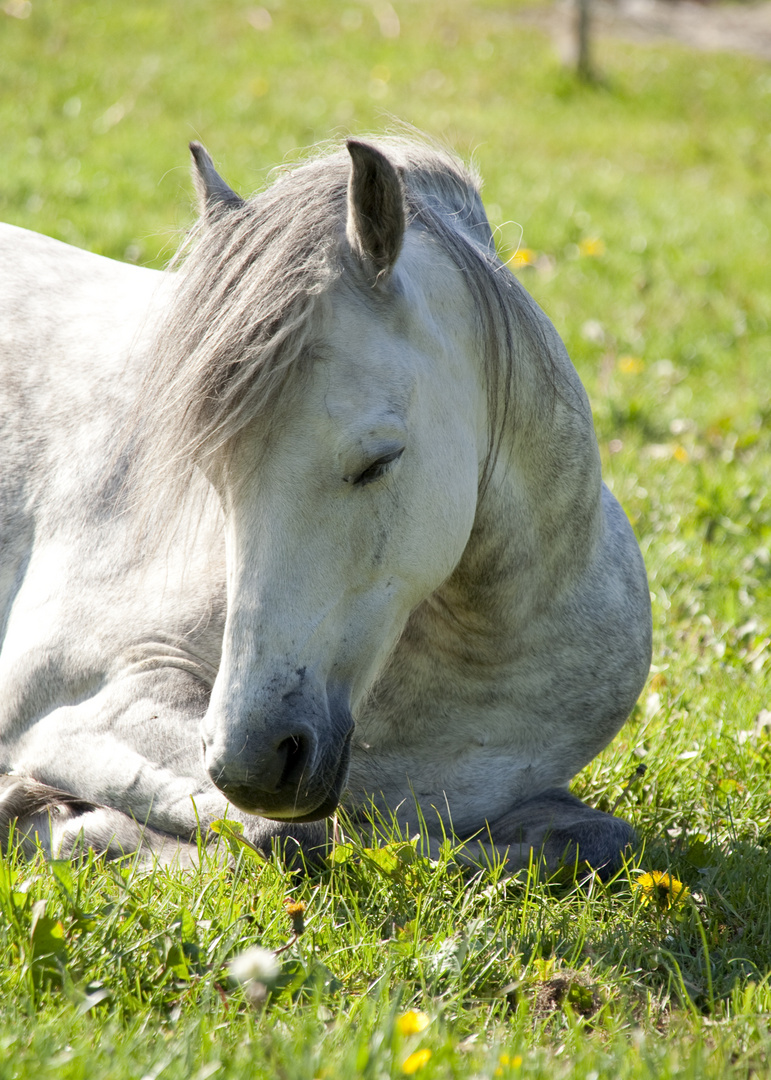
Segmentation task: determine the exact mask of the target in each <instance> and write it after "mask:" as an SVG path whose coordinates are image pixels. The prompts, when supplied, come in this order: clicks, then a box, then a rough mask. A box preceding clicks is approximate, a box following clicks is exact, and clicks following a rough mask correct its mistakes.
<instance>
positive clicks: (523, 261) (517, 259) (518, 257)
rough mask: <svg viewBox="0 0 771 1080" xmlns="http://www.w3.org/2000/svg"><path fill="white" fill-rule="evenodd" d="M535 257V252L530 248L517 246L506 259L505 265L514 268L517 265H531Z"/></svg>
mask: <svg viewBox="0 0 771 1080" xmlns="http://www.w3.org/2000/svg"><path fill="white" fill-rule="evenodd" d="M536 257H537V256H536V253H535V252H534V251H533V249H532V248H518V249H517V250H516V251H515V252H514V254H513V255H511V256H510V257H509V259H508V260H507V265H508V266H513V267H514V268H515V269H516V268H517V267H518V266H532V265H533V263H534V262H535V260H536Z"/></svg>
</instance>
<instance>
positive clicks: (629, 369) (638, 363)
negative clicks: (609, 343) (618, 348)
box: [618, 356, 645, 375]
mask: <svg viewBox="0 0 771 1080" xmlns="http://www.w3.org/2000/svg"><path fill="white" fill-rule="evenodd" d="M618 370H619V371H623V373H624V374H625V375H639V374H640V372H641V371H644V370H645V364H644V363H643V361H642V360H641V359H640V358H639V356H619V358H618Z"/></svg>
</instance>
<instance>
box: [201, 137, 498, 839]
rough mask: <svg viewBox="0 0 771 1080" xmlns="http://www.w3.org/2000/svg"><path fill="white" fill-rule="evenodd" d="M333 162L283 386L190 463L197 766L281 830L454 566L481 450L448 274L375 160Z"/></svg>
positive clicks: (478, 398) (339, 765)
mask: <svg viewBox="0 0 771 1080" xmlns="http://www.w3.org/2000/svg"><path fill="white" fill-rule="evenodd" d="M348 152H349V155H350V162H349V165H348V177H347V184H346V185H345V189H344V191H343V192H342V196H343V197H341V193H340V192H337V193H336V191H335V190H333V191H332V192H331V194H330V196H329V200H328V202H329V206H328V210H327V218H326V220H327V228H328V230H329V231H331V232H332V233H333V239H334V249H333V255H332V256H331V258H332V260H333V262H334V267H335V269H334V273H333V274H331V275H330V276H329V277H328V279H327V285H326V287H325V288H324V290H323V291H321V292H320V294H319V295H318V296H317V297H316V299H315V304H314V311H313V316H312V317H311V318H308V319H306V320H305V323H304V326H303V329H302V333H301V338H302V340H301V341H300V343H299V345H297V346H296V352H297V353H298V355H299V357H300V359H298V361H297V363H296V367H297V368H298V372H297V373H296V377H295V379H294V381H293V383H292V384H291V385H286V386H285V387H284V388H283V390H282V391H281V393H279V394H277V395H274V396H273V398H272V402H271V405H270V408H269V410H267V411H266V410H262V411H261V412H260V414H259V415H258V416H257V417H255V418H253V419H252V420H251V421H250V422H248V423H245V424H244V425H243V426H241V427H240V429H239V430H238V431H237V433H236V434H234V435H233V436H232V437H231V438H229V439H228V440H227V441H226V442H225V443H223V445H222V446H221V447H220V448H219V451H218V453H217V454H216V455H213V456H212V458H211V460H210V461H209V463H208V464H205V465H204V469H205V471H206V473H207V476H208V478H209V480H210V481H211V483H212V485H213V486H214V487H215V489H216V490H217V492H218V495H219V497H220V500H221V502H222V506H223V510H224V520H225V535H226V560H227V620H226V626H225V633H224V643H223V653H222V662H221V666H220V669H219V673H218V676H217V679H216V682H215V684H214V687H213V691H212V694H211V700H210V705H209V709H208V712H207V714H206V717H205V719H204V723H203V742H204V754H205V763H206V767H207V769H208V772H209V775H210V777H211V779H212V780H213V782H214V783H215V784H216V785H217V786H218V787H219V788H220V789H221V790H222V791H223V792H224V793H225V794H226V796H227V797H228V799H229V800H230V801H231V802H233V803H234V804H235V805H236V806H238V807H239V808H241V809H242V810H245V811H248V812H252V813H258V814H262V815H264V816H268V817H271V818H277V819H285V820H295V821H302V820H312V819H316V818H320V817H324V816H326V815H328V814H329V813H331V812H332V811H333V810H334V808H335V806H336V805H337V803H338V801H339V799H340V796H341V793H342V791H343V788H344V786H345V783H346V777H347V769H348V762H349V755H350V747H351V736H352V731H353V720H352V716H353V715H355V713H356V710H357V707H358V705H359V703H360V702H361V701H362V699H363V698H364V697H365V695H366V694H367V692H368V691H369V690H370V688H371V687H372V685H373V682H374V680H375V679H376V677H377V675H378V673H379V672H380V671H381V670H382V669H383V667H384V665H385V663H386V661H387V659H388V657H389V655H390V654H391V652H392V650H393V648H394V645H395V644H396V642H397V640H398V639H399V637H400V635H401V633H402V631H403V629H404V627H405V624H406V622H407V619H408V617H409V615H410V613H411V612H412V611H413V609H414V608H415V607H416V606H417V605H418V604H420V602H421V601H423V600H424V599H425V598H426V597H427V596H429V595H430V594H431V593H432V592H433V591H434V590H436V589H437V588H438V586H439V585H440V584H441V583H442V582H443V581H444V580H445V579H446V578H447V577H448V576H449V575H450V574H451V572H452V571H453V569H454V568H455V567H456V565H457V564H458V561H459V560H460V558H461V555H462V553H463V551H464V548H465V546H466V544H467V541H468V537H469V535H470V532H471V529H472V525H473V522H474V518H475V513H476V505H477V494H478V487H479V479H480V472H481V471H482V469H483V467H484V460H485V454H486V450H487V444H488V428H487V419H486V401H485V387H484V378H483V374H482V371H481V364H480V363H479V350H478V347H477V345H476V340H475V338H476V335H477V329H476V322H475V317H474V310H473V306H472V300H471V297H470V294H469V292H468V289H467V287H466V286H465V285H464V280H463V275H462V274H461V273H460V272H459V269H458V267H457V265H455V264H454V263H453V262H452V260H451V259H450V258H449V257H448V255H447V254H446V252H444V251H443V250H442V248H441V246H440V245H438V244H436V243H435V242H432V241H431V239H430V237H428V236H427V234H426V230H425V229H424V228H422V227H420V226H419V225H415V226H412V227H411V226H409V225H408V218H409V212H408V206H407V204H406V199H405V191H404V186H403V182H402V179H401V176H400V171H399V169H398V168H397V167H396V166H395V165H394V164H393V163H392V162H391V161H390V160H389V158H388V157H387V156H386V155H385V154H384V153H382V152H381V151H380V150H378V149H376V148H375V147H374V146H370V145H368V144H365V143H361V142H356V141H351V142H349V143H348ZM194 153H195V158H196V163H197V166H198V172H199V188H200V191H201V197H202V202H203V204H204V207H205V209H206V213H207V215H208V216H209V217H210V218H213V219H215V221H216V222H218V227H220V228H222V227H225V228H226V227H227V222H226V219H227V217H228V215H229V214H235V215H236V216H237V215H238V214H239V213H241V209H240V208H241V206H242V204H241V201H240V200H239V199H238V197H237V196H235V195H234V193H233V192H231V191H230V189H229V188H228V187H227V185H226V184H225V183H224V181H222V180H220V179H219V177H218V176H217V175H216V173H215V172H214V170H213V166H212V165H211V162H210V160H209V159H208V156H204V153H205V152H202V151H201V150H200V148H199V149H197V150H196V151H194ZM338 171H339V165H338ZM278 186H279V187H280V182H279V185H278ZM338 187H339V185H338ZM258 198H259V197H258ZM289 212H290V209H285V211H284V213H289ZM294 212H300V209H298V208H295V211H294ZM223 223H224V224H223ZM263 228H264V229H266V232H270V230H269V229H268V228H267V226H266V225H265V224H264V223H263ZM281 242H282V241H281V240H280V239H276V240H274V243H275V244H276V245H280V243H281ZM234 258H237V256H234ZM272 258H273V260H274V262H275V260H281V259H287V260H291V259H292V258H297V252H281V251H278V250H277V251H275V252H274V253H273V256H272ZM244 273H245V274H248V273H259V268H258V269H256V270H255V269H254V268H248V267H247V268H246V269H245V270H244ZM290 278H291V273H290V272H289V271H288V272H287V274H286V275H283V276H282V275H277V276H276V285H275V287H276V288H286V287H289V288H291V281H290V283H289V286H287V280H289V279H290ZM274 299H275V298H271V297H268V298H266V299H264V300H263V303H272V302H273V300H274ZM283 332H284V327H283V326H281V325H276V326H275V327H274V333H276V334H278V335H280V334H282V333H283Z"/></svg>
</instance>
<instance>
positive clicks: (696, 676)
mask: <svg viewBox="0 0 771 1080" xmlns="http://www.w3.org/2000/svg"><path fill="white" fill-rule="evenodd" d="M597 62H598V66H599V68H600V71H601V78H600V80H599V81H598V82H597V83H595V84H593V85H584V84H581V83H579V82H577V81H576V80H575V78H574V77H573V76H572V74H571V73H570V72H568V71H566V70H564V69H563V68H562V67H561V65H560V62H559V60H558V59H557V56H556V54H555V51H554V48H553V46H552V44H551V43H550V41H549V40H548V39H547V38H546V37H545V36H544V35H543V34H542V33H540V32H539V31H537V30H535V29H532V28H528V27H527V26H526V25H525V24H524V23H522V22H521V21H520V20H519V19H518V5H517V3H515V2H513V0H507V2H506V3H504V2H503V0H472V2H469V3H464V2H460V0H435V2H431V3H428V2H426V0H393V3H392V4H391V3H388V2H387V0H371V2H366V3H364V2H359V0H341V2H340V3H333V2H331V0H258V3H257V4H255V3H250V2H246V0H220V2H219V3H217V4H210V3H206V2H204V0H184V2H183V0H162V2H156V3H150V2H149V0H134V2H133V3H130V4H126V3H118V2H117V0H90V2H88V0H66V2H64V0H31V2H30V0H6V2H5V3H4V5H3V4H0V131H2V142H3V155H2V174H1V175H0V219H2V220H5V221H9V222H11V223H14V224H17V225H22V226H24V227H27V228H31V229H35V230H38V231H41V232H44V233H48V234H50V235H52V236H56V237H58V238H60V239H62V240H65V241H67V242H68V243H72V244H76V245H79V246H82V247H87V248H89V249H91V250H93V251H97V252H100V253H102V254H105V255H109V256H111V257H114V258H117V259H123V260H128V261H133V262H137V263H141V264H144V265H149V266H156V267H160V266H162V265H164V263H165V262H166V261H167V260H168V259H169V258H170V256H171V255H172V254H173V252H174V250H175V248H176V246H177V245H178V243H179V241H180V239H181V237H182V235H183V233H184V230H185V228H186V227H187V226H188V225H189V224H190V223H191V222H192V220H193V214H194V211H193V205H192V192H191V183H190V179H189V171H188V170H189V166H188V152H187V142H188V141H189V140H190V139H192V138H196V139H200V140H201V141H203V142H204V143H205V144H206V145H207V146H208V148H209V150H210V151H211V153H212V154H213V156H214V158H215V160H216V161H217V162H218V164H219V165H220V166H221V168H222V171H223V173H224V175H225V176H226V178H227V179H228V181H229V182H230V183H231V185H232V186H234V187H235V188H236V190H238V191H240V192H241V193H248V192H250V191H253V190H256V189H258V188H259V187H260V186H261V185H262V184H264V183H265V181H266V178H267V176H268V173H269V171H270V169H271V168H272V167H273V166H275V165H277V164H280V163H282V162H286V161H291V160H295V159H296V158H297V157H298V155H299V153H300V150H301V148H302V147H305V146H308V145H310V144H312V143H315V142H317V141H319V140H323V139H328V138H330V137H337V136H340V135H344V134H346V133H349V132H352V133H365V132H367V131H383V130H386V129H387V128H389V127H390V126H392V125H393V123H394V118H398V119H399V120H401V121H406V122H407V123H409V124H412V125H415V126H416V127H417V128H419V129H421V130H423V131H425V132H427V133H429V134H430V135H432V136H435V137H438V138H440V139H442V140H443V141H445V142H447V143H448V144H449V145H451V146H452V147H454V148H455V149H456V150H457V151H458V152H459V153H461V154H462V155H463V156H464V157H466V158H473V160H474V162H475V163H476V165H477V167H478V169H479V171H480V172H481V174H482V176H483V177H484V184H485V186H484V191H483V194H484V198H485V203H486V206H487V208H488V213H489V216H490V219H491V221H492V222H493V223H494V224H495V225H497V226H498V232H497V242H498V245H499V249H500V253H501V257H502V258H503V259H504V260H508V261H509V262H510V265H511V266H512V268H513V269H514V272H515V273H516V274H517V275H518V276H519V277H520V279H521V281H522V282H523V284H524V285H525V286H526V288H528V289H529V290H530V292H531V293H532V294H533V295H534V296H535V298H536V299H537V300H538V302H539V303H540V304H541V306H542V307H543V308H544V309H545V310H546V312H547V313H548V314H549V315H550V317H551V318H552V320H553V321H554V323H555V324H556V326H557V329H558V330H559V332H560V333H561V335H562V336H563V338H564V340H565V342H566V344H567V347H568V350H569V352H570V354H571V356H572V358H573V360H574V363H575V364H576V367H577V369H578V371H579V373H580V375H581V377H582V379H583V381H584V383H585V385H586V387H587V390H588V392H589V396H590V399H591V401H592V405H593V409H594V416H595V425H596V430H597V438H598V442H599V445H600V450H601V454H602V458H603V466H604V472H605V478H606V480H607V482H608V483H609V485H610V486H611V487H612V489H613V491H614V492H615V494H616V495H617V497H618V498H619V499H620V501H621V502H622V504H623V506H624V507H625V509H626V511H627V513H628V515H629V517H630V519H631V521H632V522H633V524H634V527H635V530H636V532H637V535H638V537H639V539H640V543H641V546H642V549H643V553H644V555H645V559H646V563H647V567H648V573H649V579H650V588H651V594H652V597H653V617H654V657H653V667H652V670H651V676H650V679H649V683H648V686H647V687H646V689H645V691H644V693H643V695H642V696H641V698H640V701H639V703H638V705H637V707H636V709H635V711H634V713H633V715H632V717H631V718H630V720H629V721H628V723H627V724H626V726H625V727H624V728H623V729H622V731H621V732H620V734H619V735H618V736H617V738H616V739H615V741H614V742H613V743H612V745H611V746H610V747H609V748H608V749H607V750H606V751H605V752H604V753H603V754H602V755H601V756H600V757H599V758H598V759H596V760H595V761H594V762H593V763H592V764H591V765H590V766H589V767H588V768H587V769H585V770H584V771H583V772H582V773H581V774H580V775H579V776H578V777H577V778H576V780H575V782H574V790H575V791H576V793H577V794H578V795H580V796H581V797H582V798H584V799H586V800H587V801H588V802H590V803H591V804H592V805H595V806H598V807H600V808H602V809H610V808H611V807H613V806H614V805H616V804H617V803H618V806H619V813H622V814H623V815H624V816H626V817H627V818H628V819H629V820H630V821H631V822H632V823H633V824H634V826H635V828H636V829H637V831H638V834H639V836H640V839H641V846H640V849H639V851H638V852H637V853H636V855H635V857H634V859H633V860H632V861H631V862H630V863H629V865H628V867H627V868H626V869H625V870H624V872H623V873H621V874H620V875H618V877H617V878H616V879H615V880H614V881H612V882H610V883H609V884H607V885H603V884H601V883H600V882H599V881H598V880H596V879H594V878H592V877H589V878H588V879H587V878H586V877H583V878H581V877H580V876H579V879H578V880H576V879H575V878H574V877H573V876H572V875H571V874H568V873H565V874H561V875H557V876H556V877H555V878H553V879H551V880H545V879H544V877H543V875H540V874H539V873H538V871H537V867H534V868H533V871H532V872H531V873H529V874H520V875H518V876H516V877H506V875H505V874H504V873H503V872H502V870H501V868H500V867H498V866H481V867H479V868H477V869H473V868H472V869H469V868H468V867H465V868H464V867H461V866H460V865H458V864H457V863H456V862H455V861H454V860H453V858H452V853H451V851H450V850H449V848H448V849H447V850H445V851H444V852H443V853H442V856H441V858H440V859H439V861H438V863H431V862H429V860H428V859H427V858H425V857H424V856H423V853H422V849H421V844H420V840H419V838H410V837H403V836H400V835H399V834H398V832H397V831H396V830H395V827H394V826H393V825H392V824H391V823H389V822H382V823H381V833H382V837H381V842H380V844H379V845H378V846H374V847H364V846H362V844H360V843H358V842H352V843H350V844H348V845H342V846H340V847H338V848H337V849H336V851H335V854H334V858H332V859H330V861H329V865H328V866H327V868H326V869H323V870H321V871H319V872H317V873H314V874H311V875H309V876H307V877H305V878H300V877H293V876H290V875H287V874H286V873H285V872H284V871H283V870H282V868H281V867H280V865H278V864H276V863H273V862H272V863H264V862H261V861H259V860H255V859H254V858H253V857H252V856H251V853H250V852H249V851H248V849H245V848H243V846H242V845H240V844H239V842H238V838H237V837H227V836H224V837H223V839H222V842H223V843H228V842H229V843H230V844H231V845H232V846H233V849H234V852H235V858H234V863H233V866H232V868H231V869H227V870H223V869H221V868H220V867H219V866H218V865H217V864H216V863H214V862H210V861H209V860H208V859H207V858H206V857H205V856H204V857H203V859H202V865H201V868H200V869H199V870H197V871H195V872H191V873H173V872H170V871H167V870H163V869H156V870H155V871H154V872H153V873H151V874H148V873H147V872H142V871H139V870H138V869H137V868H135V867H133V866H132V865H130V864H129V865H125V866H123V865H120V864H102V863H100V862H99V861H98V860H91V861H87V862H85V863H84V864H82V865H75V864H69V863H63V862H54V863H50V864H46V863H44V862H43V861H42V860H35V861H32V862H28V863H24V862H22V861H20V860H18V859H16V858H15V857H14V856H13V855H9V856H8V857H7V858H4V859H3V860H2V861H1V862H0V912H1V915H0V1080H5V1078H6V1077H7V1078H9V1080H10V1078H12V1077H13V1078H22V1077H30V1078H33V1077H34V1078H35V1080H43V1078H46V1077H56V1078H57V1080H58V1078H62V1080H65V1078H66V1080H79V1078H81V1077H89V1078H94V1077H109V1078H111V1080H121V1078H139V1077H142V1078H147V1080H149V1078H152V1080H155V1078H162V1080H175V1078H185V1080H187V1078H191V1077H193V1078H196V1080H205V1078H207V1077H211V1076H216V1077H218V1078H219V1077H222V1078H223V1080H224V1078H228V1077H241V1076H245V1077H246V1076H248V1077H265V1078H270V1080H272V1078H281V1080H312V1078H322V1077H326V1078H335V1080H344V1078H348V1077H357V1076H361V1077H365V1078H367V1080H380V1078H381V1077H392V1078H393V1077H400V1076H405V1075H417V1076H419V1077H420V1078H421V1080H431V1078H434V1077H458V1078H472V1077H473V1078H480V1080H481V1078H485V1080H488V1078H493V1077H496V1078H497V1077H503V1078H504V1080H515V1078H516V1080H519V1078H520V1077H522V1078H524V1077H528V1078H531V1077H549V1078H551V1080H558V1078H561V1077H576V1078H578V1080H599V1078H600V1077H603V1078H604V1077H608V1078H613V1080H623V1078H635V1080H637V1078H643V1077H656V1078H661V1080H665V1078H668V1077H675V1076H676V1077H713V1076H714V1077H721V1078H734V1077H736V1078H738V1077H750V1076H767V1075H771V1031H770V1030H769V1025H770V1023H771V690H770V689H769V682H768V674H769V670H771V663H770V662H769V656H770V655H771V492H770V490H769V489H770V486H771V469H770V465H771V453H770V452H769V451H770V449H771V447H770V446H769V441H770V440H769V419H770V418H771V389H770V383H771V380H770V379H769V373H770V372H771V365H770V364H769V346H771V330H770V326H771V283H770V282H769V271H768V257H767V252H768V247H769V239H770V237H771V135H769V132H771V68H769V66H768V65H767V64H764V63H762V62H761V61H758V60H754V59H751V58H748V57H744V56H738V55H732V54H728V53H714V54H709V55H707V54H700V53H696V52H692V51H689V50H687V49H684V48H681V47H676V46H655V47H654V46H642V45H630V44H624V43H622V42H618V41H610V40H606V41H605V40H604V41H602V42H600V43H599V44H598V47H597ZM0 392H2V390H1V388H0ZM640 766H645V770H644V772H643V771H642V770H641V769H640ZM303 905H304V911H303V910H302V906H303ZM255 945H259V946H262V947H263V948H264V949H267V950H270V951H271V952H274V953H275V954H276V957H275V963H276V964H277V965H278V971H277V972H274V974H273V975H272V976H271V977H270V978H269V977H268V976H267V975H265V979H267V980H268V982H269V983H270V986H269V992H268V993H267V996H265V995H264V994H263V993H262V984H261V983H260V982H259V981H256V982H255V981H254V980H252V981H248V980H245V979H244V978H242V979H241V980H239V979H237V978H236V977H235V975H234V971H237V965H236V967H234V968H232V969H231V967H230V966H229V965H230V964H231V962H232V961H233V959H234V958H235V957H237V956H238V955H239V954H241V953H243V952H244V950H246V949H248V948H250V947H252V946H255ZM279 950H280V951H279Z"/></svg>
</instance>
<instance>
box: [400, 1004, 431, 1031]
mask: <svg viewBox="0 0 771 1080" xmlns="http://www.w3.org/2000/svg"><path fill="white" fill-rule="evenodd" d="M430 1023H431V1020H430V1018H429V1017H428V1016H426V1014H425V1013H424V1012H421V1011H420V1010H419V1009H410V1010H409V1012H406V1013H403V1014H402V1015H401V1016H400V1017H399V1018H398V1020H397V1021H396V1027H397V1030H398V1031H399V1033H400V1034H401V1035H417V1034H419V1033H420V1032H421V1031H425V1029H426V1028H427V1027H428V1025H429V1024H430Z"/></svg>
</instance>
